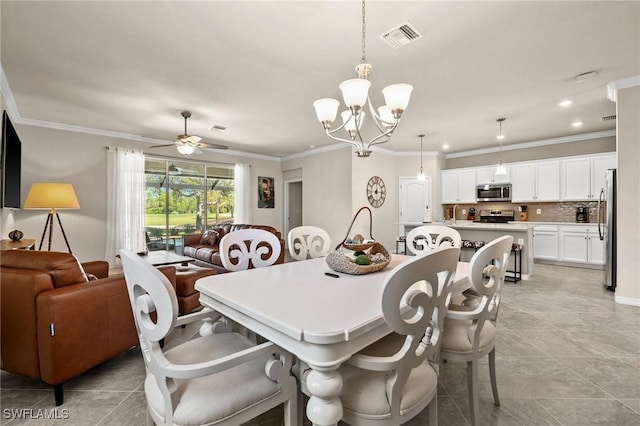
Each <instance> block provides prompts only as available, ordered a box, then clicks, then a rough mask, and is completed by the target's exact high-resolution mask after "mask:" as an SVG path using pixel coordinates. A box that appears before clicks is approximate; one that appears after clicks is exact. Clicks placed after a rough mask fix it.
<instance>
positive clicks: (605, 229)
mask: <svg viewBox="0 0 640 426" xmlns="http://www.w3.org/2000/svg"><path fill="white" fill-rule="evenodd" d="M605 179H606V180H605V185H604V188H602V190H601V191H600V198H599V199H598V233H599V235H600V240H603V241H605V242H606V244H605V256H606V263H605V277H604V286H605V287H606V288H607V289H609V290H611V291H615V289H616V267H617V265H616V257H617V256H616V233H617V230H616V169H608V170H607V171H606V177H605Z"/></svg>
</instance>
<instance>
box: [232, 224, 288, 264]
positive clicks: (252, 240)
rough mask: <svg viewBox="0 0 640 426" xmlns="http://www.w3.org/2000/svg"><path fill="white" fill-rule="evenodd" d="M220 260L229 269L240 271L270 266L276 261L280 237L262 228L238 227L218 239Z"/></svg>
mask: <svg viewBox="0 0 640 426" xmlns="http://www.w3.org/2000/svg"><path fill="white" fill-rule="evenodd" d="M219 248H220V260H221V261H222V266H223V267H224V268H225V269H227V270H229V271H242V270H245V269H249V268H250V267H251V266H253V267H254V268H262V267H264V266H271V265H273V264H274V263H276V262H277V261H278V258H279V257H280V253H281V250H282V245H281V243H280V239H279V238H278V237H277V236H276V235H274V234H273V233H271V232H269V231H265V230H263V229H239V230H237V231H233V232H229V233H228V234H225V235H224V237H222V239H221V240H220V243H219Z"/></svg>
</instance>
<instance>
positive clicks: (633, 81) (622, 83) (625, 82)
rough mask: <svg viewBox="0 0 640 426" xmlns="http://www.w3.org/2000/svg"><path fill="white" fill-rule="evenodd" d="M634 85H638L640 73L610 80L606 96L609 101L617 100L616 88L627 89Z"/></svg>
mask: <svg viewBox="0 0 640 426" xmlns="http://www.w3.org/2000/svg"><path fill="white" fill-rule="evenodd" d="M634 86H640V75H634V76H633V77H627V78H623V79H621V80H616V81H612V82H611V83H609V84H607V98H608V99H609V100H610V101H613V102H618V90H622V89H628V88H629V87H634Z"/></svg>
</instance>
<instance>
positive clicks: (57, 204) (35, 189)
mask: <svg viewBox="0 0 640 426" xmlns="http://www.w3.org/2000/svg"><path fill="white" fill-rule="evenodd" d="M23 208H24V209H33V210H49V214H48V215H47V222H46V223H45V224H44V230H43V231H42V238H40V246H39V247H38V250H42V243H43V242H44V235H45V234H46V233H47V229H49V248H48V250H49V251H51V234H52V233H53V216H54V215H55V217H56V219H58V224H59V225H60V230H61V231H62V236H63V237H64V242H65V243H66V244H67V249H69V253H71V247H70V246H69V241H68V240H67V234H65V233H64V228H63V227H62V222H61V221H60V216H58V210H61V209H65V210H76V209H79V208H80V204H79V203H78V197H76V192H75V191H74V190H73V185H71V184H70V183H57V182H36V183H32V184H31V189H29V194H28V195H27V199H26V200H25V201H24V207H23Z"/></svg>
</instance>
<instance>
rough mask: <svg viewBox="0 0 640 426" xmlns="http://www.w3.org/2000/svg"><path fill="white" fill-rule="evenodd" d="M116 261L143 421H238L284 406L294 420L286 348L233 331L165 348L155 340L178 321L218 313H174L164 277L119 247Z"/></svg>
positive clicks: (291, 421)
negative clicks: (135, 351)
mask: <svg viewBox="0 0 640 426" xmlns="http://www.w3.org/2000/svg"><path fill="white" fill-rule="evenodd" d="M120 259H121V261H122V268H123V270H124V275H125V280H126V282H127V288H128V290H129V297H130V301H131V309H132V311H133V316H134V319H135V323H136V327H137V330H138V336H139V341H140V348H141V350H142V358H143V359H144V363H145V369H146V374H147V377H146V379H145V382H144V391H145V396H146V399H147V414H148V418H147V423H148V424H153V423H155V424H158V425H205V424H206V425H212V424H216V425H239V424H242V423H245V422H247V421H248V420H250V419H253V418H255V417H257V416H258V415H260V414H262V413H264V412H266V411H268V410H270V409H272V408H274V407H277V406H279V405H281V404H284V422H285V425H287V426H289V425H294V424H296V423H297V414H296V410H297V398H298V390H297V385H296V381H295V379H294V377H293V376H291V374H290V370H291V365H292V356H291V355H290V354H288V353H287V352H285V351H283V350H282V349H280V348H279V347H277V346H275V345H274V344H273V343H270V342H267V343H263V344H261V345H254V344H253V343H252V342H250V341H249V340H247V339H246V338H245V337H243V336H241V335H239V334H237V333H230V332H228V333H218V334H209V335H205V336H200V337H197V338H194V339H191V340H189V341H187V342H185V343H182V344H180V345H178V346H175V347H173V348H172V349H169V350H167V351H164V352H163V349H162V348H161V347H160V341H161V340H162V339H164V338H165V337H166V336H167V335H168V334H169V333H170V332H171V331H172V330H173V329H174V328H175V327H176V326H178V325H181V324H185V323H187V322H189V321H191V320H193V319H201V318H202V317H203V316H205V315H207V314H213V315H215V312H214V311H211V310H208V312H205V313H204V314H203V313H195V314H188V315H185V316H182V317H180V319H178V301H177V298H176V295H175V291H174V290H173V287H172V285H171V283H170V282H169V280H168V279H167V278H166V277H165V276H164V275H163V274H162V273H161V272H160V271H158V270H157V269H155V268H154V267H153V266H151V265H150V264H149V263H148V262H146V261H145V260H144V259H141V258H140V256H138V255H136V254H135V253H133V252H131V251H129V250H120ZM152 422H153V423H152Z"/></svg>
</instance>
